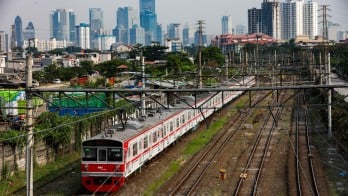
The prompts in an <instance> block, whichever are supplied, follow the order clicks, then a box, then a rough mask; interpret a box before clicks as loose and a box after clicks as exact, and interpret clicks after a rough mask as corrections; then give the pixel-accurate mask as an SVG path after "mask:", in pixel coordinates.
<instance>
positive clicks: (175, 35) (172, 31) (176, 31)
mask: <svg viewBox="0 0 348 196" xmlns="http://www.w3.org/2000/svg"><path fill="white" fill-rule="evenodd" d="M179 27H180V24H177V23H172V24H169V25H168V27H167V32H168V37H167V38H168V39H171V40H180V37H181V36H180V28H179Z"/></svg>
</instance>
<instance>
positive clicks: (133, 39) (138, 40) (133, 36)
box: [129, 25, 145, 45]
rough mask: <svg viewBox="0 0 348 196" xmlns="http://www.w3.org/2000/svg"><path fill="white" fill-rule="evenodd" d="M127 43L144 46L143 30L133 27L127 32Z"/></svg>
mask: <svg viewBox="0 0 348 196" xmlns="http://www.w3.org/2000/svg"><path fill="white" fill-rule="evenodd" d="M129 42H130V44H131V45H135V44H142V45H145V29H144V28H141V27H139V25H133V27H132V28H131V29H130V30H129Z"/></svg>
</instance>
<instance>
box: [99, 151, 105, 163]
mask: <svg viewBox="0 0 348 196" xmlns="http://www.w3.org/2000/svg"><path fill="white" fill-rule="evenodd" d="M98 161H106V149H104V148H103V149H99V150H98Z"/></svg>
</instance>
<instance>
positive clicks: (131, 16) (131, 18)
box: [116, 7, 139, 29]
mask: <svg viewBox="0 0 348 196" xmlns="http://www.w3.org/2000/svg"><path fill="white" fill-rule="evenodd" d="M116 19H117V20H116V21H117V24H116V27H117V26H122V27H123V28H125V29H130V28H132V27H133V25H135V24H136V25H139V17H138V14H137V10H134V9H133V7H124V8H121V7H120V8H118V9H117V16H116Z"/></svg>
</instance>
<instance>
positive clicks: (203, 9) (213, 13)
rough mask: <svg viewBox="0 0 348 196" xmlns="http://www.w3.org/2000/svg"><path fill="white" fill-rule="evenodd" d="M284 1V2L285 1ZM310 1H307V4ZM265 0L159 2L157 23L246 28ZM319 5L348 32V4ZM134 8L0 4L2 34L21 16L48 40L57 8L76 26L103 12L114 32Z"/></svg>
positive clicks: (33, 1)
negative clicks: (72, 16)
mask: <svg viewBox="0 0 348 196" xmlns="http://www.w3.org/2000/svg"><path fill="white" fill-rule="evenodd" d="M283 1H284V0H283ZM306 1H307V0H306ZM261 2H262V0H156V13H157V18H158V23H159V24H162V25H163V27H166V25H167V24H169V23H180V24H182V25H184V24H186V23H187V24H189V25H191V26H193V27H197V25H196V23H197V21H198V20H204V21H205V23H206V25H205V31H206V32H207V33H208V34H219V33H220V32H221V17H222V16H223V15H231V16H232V21H233V26H235V25H237V24H243V25H246V26H247V20H248V19H247V10H248V9H250V8H253V7H256V8H260V7H261ZM317 2H319V5H323V4H325V5H330V8H331V11H330V12H329V14H330V15H331V17H330V18H329V20H330V21H333V22H335V23H339V24H341V26H342V28H343V29H345V30H348V0H317ZM125 6H132V7H134V8H135V9H137V10H139V0H0V30H2V31H7V32H8V33H9V32H10V28H11V25H12V24H13V23H14V19H15V17H16V16H17V15H19V16H21V18H22V22H23V29H24V28H25V27H26V26H27V24H28V22H29V21H32V22H33V24H34V27H35V30H36V35H37V37H39V38H41V39H47V38H48V37H49V31H50V30H49V14H50V12H51V11H54V10H56V9H58V8H71V9H73V10H74V12H75V13H76V15H77V24H78V23H80V22H84V23H88V22H89V19H88V8H102V10H103V11H104V25H105V28H106V29H107V30H111V29H113V28H114V27H115V25H116V10H117V8H118V7H125Z"/></svg>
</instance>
